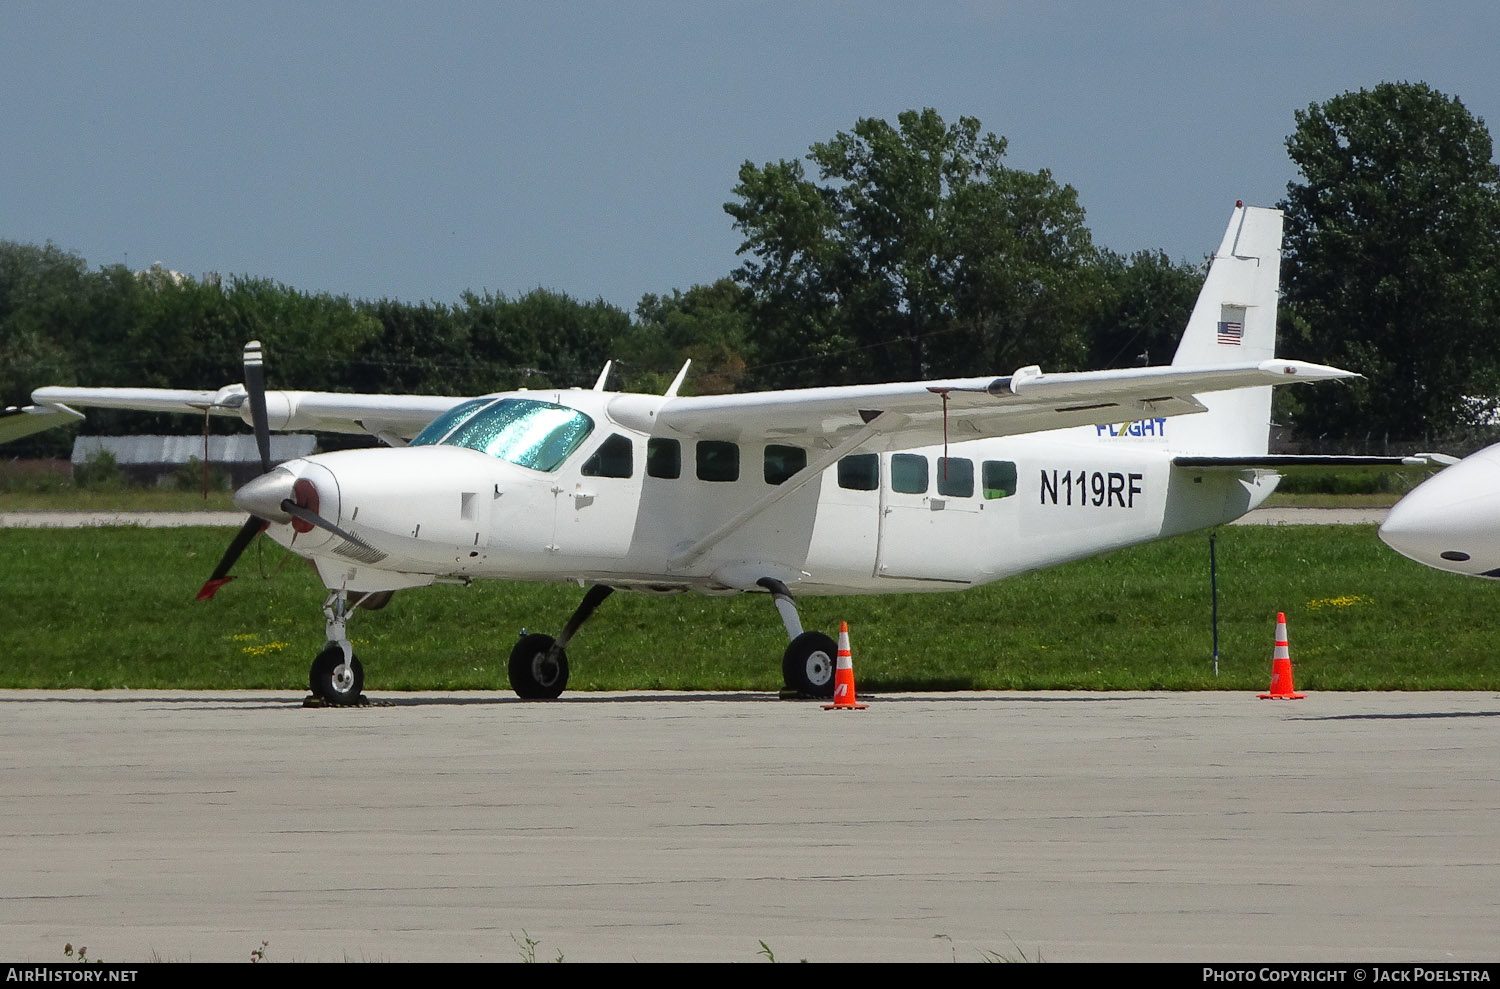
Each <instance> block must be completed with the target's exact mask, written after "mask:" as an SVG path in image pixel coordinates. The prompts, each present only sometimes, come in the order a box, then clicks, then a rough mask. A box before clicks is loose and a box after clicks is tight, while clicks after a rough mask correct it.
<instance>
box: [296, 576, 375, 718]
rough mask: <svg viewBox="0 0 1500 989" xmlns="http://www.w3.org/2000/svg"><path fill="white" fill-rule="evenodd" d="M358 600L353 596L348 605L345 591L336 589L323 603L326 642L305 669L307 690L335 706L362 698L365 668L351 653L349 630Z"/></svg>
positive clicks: (356, 701)
mask: <svg viewBox="0 0 1500 989" xmlns="http://www.w3.org/2000/svg"><path fill="white" fill-rule="evenodd" d="M360 600H361V599H360V598H358V597H356V598H355V604H354V605H351V604H350V603H349V593H348V591H345V590H343V589H339V590H336V591H334V592H332V593H331V594H329V595H328V600H326V601H324V602H323V619H324V623H325V630H326V634H327V638H328V642H327V644H325V645H324V646H323V651H322V652H320V653H318V658H317V659H315V660H313V664H312V669H311V670H309V671H308V674H307V689H308V690H311V691H312V695H313V696H314V697H316V698H318V699H319V700H320V701H323V702H324V703H325V704H331V705H333V706H335V707H349V706H351V705H355V704H359V703H360V702H361V701H362V700H363V698H364V689H365V668H364V666H362V665H361V664H360V661H359V657H358V656H356V655H354V646H352V645H351V644H350V643H349V632H348V625H349V615H350V613H351V612H352V611H353V610H354V607H355V606H357V605H358V603H359V601H360Z"/></svg>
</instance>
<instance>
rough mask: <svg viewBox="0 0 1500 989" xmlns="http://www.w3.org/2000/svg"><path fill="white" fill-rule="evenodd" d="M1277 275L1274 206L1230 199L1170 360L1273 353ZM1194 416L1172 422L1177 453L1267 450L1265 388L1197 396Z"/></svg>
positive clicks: (1257, 357)
mask: <svg viewBox="0 0 1500 989" xmlns="http://www.w3.org/2000/svg"><path fill="white" fill-rule="evenodd" d="M1280 278H1281V211H1280V210H1275V209H1262V208H1258V207H1254V206H1245V205H1242V204H1236V205H1235V209H1234V214H1233V215H1232V216H1231V217H1230V219H1229V228H1228V229H1227V230H1225V231H1224V240H1223V242H1222V243H1220V244H1219V249H1218V250H1217V251H1215V252H1214V256H1213V260H1212V262H1210V264H1209V268H1208V277H1207V278H1205V279H1204V281H1203V290H1202V291H1201V292H1200V293H1199V294H1198V303H1197V305H1195V306H1193V315H1192V317H1191V318H1190V319H1189V320H1188V325H1187V331H1186V332H1185V333H1184V334H1183V335H1182V342H1181V343H1179V344H1178V346H1177V354H1176V355H1175V356H1174V357H1173V358H1172V364H1173V365H1174V366H1177V365H1192V364H1226V363H1240V362H1243V361H1263V360H1266V359H1268V358H1271V357H1274V356H1276V301H1277V296H1278V291H1279V283H1280ZM1199 400H1200V401H1202V402H1203V404H1204V405H1206V406H1208V411H1207V412H1205V413H1202V414H1200V415H1190V416H1181V417H1179V418H1177V419H1174V420H1173V421H1172V432H1171V434H1170V435H1171V436H1172V440H1171V446H1172V448H1173V449H1174V450H1176V451H1177V452H1179V453H1197V454H1203V455H1214V456H1251V455H1255V454H1263V453H1265V452H1266V450H1267V446H1268V440H1269V438H1270V430H1271V389H1270V388H1269V387H1264V388H1242V389H1239V390H1237V391H1227V392H1216V393H1214V394H1211V395H1202V396H1199Z"/></svg>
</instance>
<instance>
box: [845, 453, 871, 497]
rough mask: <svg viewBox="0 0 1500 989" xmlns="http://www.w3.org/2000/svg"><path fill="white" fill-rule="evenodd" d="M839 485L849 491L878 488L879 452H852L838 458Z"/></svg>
mask: <svg viewBox="0 0 1500 989" xmlns="http://www.w3.org/2000/svg"><path fill="white" fill-rule="evenodd" d="M839 487H841V488H848V489H849V490H850V491H874V490H875V489H876V488H879V487H880V456H879V454H875V453H853V454H850V455H849V456H847V457H845V458H844V459H842V460H840V461H839Z"/></svg>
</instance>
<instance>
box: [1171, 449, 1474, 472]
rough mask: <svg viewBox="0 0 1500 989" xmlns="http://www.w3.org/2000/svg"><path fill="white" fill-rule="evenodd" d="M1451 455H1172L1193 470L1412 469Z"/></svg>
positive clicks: (1447, 460)
mask: <svg viewBox="0 0 1500 989" xmlns="http://www.w3.org/2000/svg"><path fill="white" fill-rule="evenodd" d="M1453 462H1454V458H1453V457H1449V456H1447V455H1446V454H1441V453H1418V454H1416V455H1414V456H1410V457H1323V456H1298V455H1294V454H1282V455H1276V454H1266V455H1263V456H1254V457H1173V458H1172V466H1173V467H1186V468H1190V469H1192V470H1274V471H1278V472H1280V473H1283V474H1284V473H1286V472H1287V471H1293V470H1323V471H1326V470H1330V469H1334V468H1337V469H1340V470H1345V469H1351V468H1353V469H1361V470H1370V471H1387V470H1413V469H1428V468H1433V467H1443V466H1446V465H1447V464H1450V463H1453Z"/></svg>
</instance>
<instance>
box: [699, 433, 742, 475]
mask: <svg viewBox="0 0 1500 989" xmlns="http://www.w3.org/2000/svg"><path fill="white" fill-rule="evenodd" d="M697 454H698V480H700V481H738V480H739V479H740V448H739V444H737V443H727V442H725V441H723V440H699V441H698V450H697Z"/></svg>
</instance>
